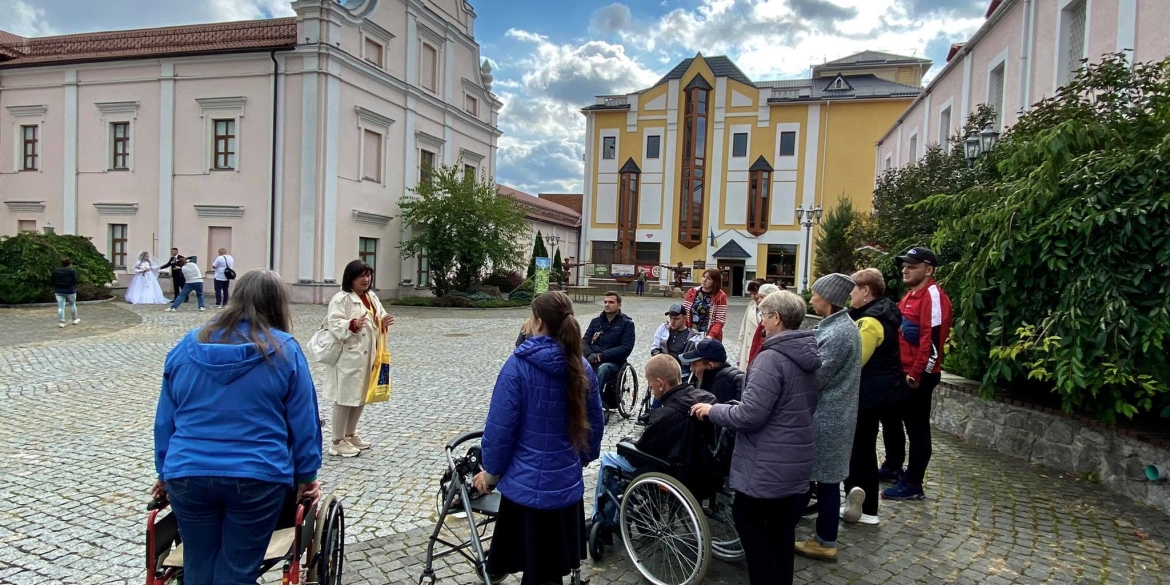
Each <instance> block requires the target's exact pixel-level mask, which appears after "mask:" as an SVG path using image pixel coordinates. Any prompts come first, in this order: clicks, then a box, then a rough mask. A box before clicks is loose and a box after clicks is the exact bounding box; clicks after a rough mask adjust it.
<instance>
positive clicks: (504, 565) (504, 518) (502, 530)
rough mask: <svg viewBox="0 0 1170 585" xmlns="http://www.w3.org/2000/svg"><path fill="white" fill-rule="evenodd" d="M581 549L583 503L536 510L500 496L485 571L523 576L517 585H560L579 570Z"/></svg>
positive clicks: (582, 549) (494, 573)
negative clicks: (550, 582) (498, 510)
mask: <svg viewBox="0 0 1170 585" xmlns="http://www.w3.org/2000/svg"><path fill="white" fill-rule="evenodd" d="M585 546H586V536H585V500H583V499H582V500H581V501H579V502H577V503H576V504H573V505H570V506H568V507H565V508H561V509H559V510H537V509H536V508H529V507H527V506H522V505H520V504H517V503H516V502H513V501H512V500H509V499H508V498H507V497H503V496H501V498H500V513H499V515H498V516H497V517H496V528H495V533H494V535H493V536H492V547H491V550H490V551H489V552H488V559H487V571H488V573H489V574H492V575H502V574H505V573H508V574H510V573H520V572H523V573H524V578H523V579H522V580H521V581H520V584H521V585H541V584H543V583H547V582H549V581H552V582H554V583H561V582H562V581H561V578H562V577H564V576H566V575H568V574H569V573H570V572H571V571H572V570H573V569H577V568H579V567H580V566H581V560H582V559H584V558H585V554H586V553H585Z"/></svg>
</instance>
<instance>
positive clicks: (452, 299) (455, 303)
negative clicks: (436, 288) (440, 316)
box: [435, 295, 471, 309]
mask: <svg viewBox="0 0 1170 585" xmlns="http://www.w3.org/2000/svg"><path fill="white" fill-rule="evenodd" d="M435 306H436V307H454V308H458V309H469V308H471V299H469V298H467V297H461V296H456V295H443V296H441V297H438V298H436V299H435Z"/></svg>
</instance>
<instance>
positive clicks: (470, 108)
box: [463, 96, 479, 116]
mask: <svg viewBox="0 0 1170 585" xmlns="http://www.w3.org/2000/svg"><path fill="white" fill-rule="evenodd" d="M466 98H467V99H466V101H467V103H466V104H464V106H463V109H464V110H467V113H468V114H471V115H472V116H479V100H477V99H475V98H473V97H471V96H466Z"/></svg>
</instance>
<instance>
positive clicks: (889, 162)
mask: <svg viewBox="0 0 1170 585" xmlns="http://www.w3.org/2000/svg"><path fill="white" fill-rule="evenodd" d="M892 166H894V159H893V158H890V157H888V156H887V157H886V170H887V171H888V170H890V167H892Z"/></svg>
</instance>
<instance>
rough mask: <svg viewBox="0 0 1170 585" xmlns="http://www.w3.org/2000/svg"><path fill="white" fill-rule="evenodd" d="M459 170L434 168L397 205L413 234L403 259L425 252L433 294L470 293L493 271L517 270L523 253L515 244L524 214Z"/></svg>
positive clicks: (488, 184) (485, 181) (483, 181)
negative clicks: (467, 177)
mask: <svg viewBox="0 0 1170 585" xmlns="http://www.w3.org/2000/svg"><path fill="white" fill-rule="evenodd" d="M457 167H458V165H455V166H437V167H435V168H433V169H432V170H431V177H432V178H431V180H430V181H424V182H421V183H419V184H418V186H417V187H415V188H413V189H411V190H410V191H411V194H409V195H407V196H405V197H403V198H402V200H401V203H400V207H401V209H402V220H403V223H404V224H405V225H406V226H407V227H409V228H411V229H412V230H413V236H412V237H410V238H409V239H407V240H405V241H403V242H402V245H401V251H402V256H403V257H404V258H410V257H412V256H417V255H418V254H419V253H421V252H422V250H423V249H426V251H427V258H428V259H429V261H430V265H431V291H432V292H434V294H435V295H436V296H443V295H446V294H447V293H448V292H451V291H467V290H470V289H471V287H473V286H474V285H475V284H477V283H478V282H479V281H480V280H481V279H482V278H483V277H484V276H486V275H487V274H489V273H490V272H491V271H492V270H506V269H508V268H516V267H519V266H521V264H520V260H518V259H520V258H523V254H524V250H523V247H522V246H520V245H519V244H517V242H519V241H521V239H522V238H523V237H524V234H525V233H526V232H527V231H528V226H527V224H526V223H525V222H524V214H523V212H522V211H521V210H520V209H519V207H518V206H517V205H516V204H515V202H514V201H513V200H511V199H509V198H508V197H501V196H500V195H499V193H498V192H497V191H496V186H495V182H494V181H493V180H489V178H488V177H486V175H485V176H482V177H480V178H478V179H475V180H465V179H464V176H463V170H462V169H460V168H457ZM471 218H474V220H472V219H471Z"/></svg>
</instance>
